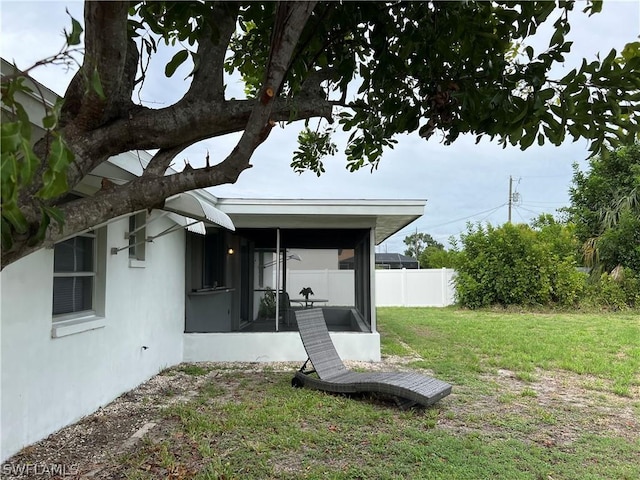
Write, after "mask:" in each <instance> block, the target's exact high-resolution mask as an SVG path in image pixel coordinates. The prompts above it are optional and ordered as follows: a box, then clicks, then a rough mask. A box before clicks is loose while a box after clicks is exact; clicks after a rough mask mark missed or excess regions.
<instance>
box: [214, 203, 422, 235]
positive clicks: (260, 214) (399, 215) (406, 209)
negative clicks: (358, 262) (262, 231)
mask: <svg viewBox="0 0 640 480" xmlns="http://www.w3.org/2000/svg"><path fill="white" fill-rule="evenodd" d="M425 205H426V200H309V199H234V198H224V199H222V198H220V199H218V202H217V207H218V208H219V209H220V210H222V211H224V212H225V213H226V214H228V215H229V216H230V217H231V219H232V220H233V223H234V225H235V226H236V228H336V229H340V228H374V229H375V241H376V244H379V243H381V242H383V241H384V240H386V239H387V238H389V237H390V236H391V235H393V234H394V233H396V232H397V231H399V230H401V229H402V228H404V227H406V226H407V225H409V224H410V223H411V222H413V221H414V220H416V219H418V218H420V217H421V216H422V215H423V214H424V207H425Z"/></svg>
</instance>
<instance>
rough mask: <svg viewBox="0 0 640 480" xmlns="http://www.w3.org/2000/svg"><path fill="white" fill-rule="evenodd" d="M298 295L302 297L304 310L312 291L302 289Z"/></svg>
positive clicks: (309, 288)
mask: <svg viewBox="0 0 640 480" xmlns="http://www.w3.org/2000/svg"><path fill="white" fill-rule="evenodd" d="M300 295H302V296H303V297H304V304H305V305H304V306H305V308H306V307H308V306H309V295H313V290H311V287H304V288H303V289H302V290H300Z"/></svg>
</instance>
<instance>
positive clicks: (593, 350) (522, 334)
mask: <svg viewBox="0 0 640 480" xmlns="http://www.w3.org/2000/svg"><path fill="white" fill-rule="evenodd" d="M378 330H379V331H380V333H381V336H382V346H383V350H382V352H383V354H395V353H394V352H397V351H398V350H399V349H404V350H406V347H405V346H404V345H403V344H405V345H407V344H408V345H409V347H410V348H411V349H413V350H414V351H416V352H417V353H418V354H420V355H421V356H422V357H423V358H425V361H424V362H419V363H418V364H416V366H422V367H425V368H430V369H432V370H433V371H434V372H435V373H437V374H438V375H441V376H444V377H446V378H448V379H449V380H451V381H452V382H454V383H465V382H468V381H475V380H477V379H478V374H481V373H488V372H494V371H496V370H497V369H506V370H511V371H513V372H515V373H516V375H517V376H518V377H520V378H521V379H522V380H523V381H535V371H536V369H542V370H556V369H557V370H566V371H569V372H574V373H578V374H581V375H587V374H588V375H593V376H596V377H599V378H601V379H603V380H605V381H606V382H607V384H608V385H609V386H608V387H607V388H608V389H609V390H611V391H613V392H615V393H616V394H618V395H630V391H631V388H632V387H633V386H634V385H638V382H639V379H638V372H640V314H638V313H629V314H564V313H563V314H537V313H516V314H514V313H502V312H494V311H481V312H478V311H466V310H457V309H453V308H447V309H418V308H384V309H379V311H378Z"/></svg>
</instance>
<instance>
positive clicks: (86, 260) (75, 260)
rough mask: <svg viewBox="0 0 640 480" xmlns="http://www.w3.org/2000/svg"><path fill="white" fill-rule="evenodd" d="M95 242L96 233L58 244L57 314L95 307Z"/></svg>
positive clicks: (55, 273)
mask: <svg viewBox="0 0 640 480" xmlns="http://www.w3.org/2000/svg"><path fill="white" fill-rule="evenodd" d="M95 244H96V238H95V235H93V234H85V235H80V236H77V237H73V238H70V239H69V240H65V241H64V242H60V243H58V244H56V246H55V248H54V255H53V315H64V314H69V313H77V312H84V311H91V310H93V301H94V286H95V276H96V261H95V260H96V259H95V256H96V254H95V247H96V245H95ZM54 320H55V318H54Z"/></svg>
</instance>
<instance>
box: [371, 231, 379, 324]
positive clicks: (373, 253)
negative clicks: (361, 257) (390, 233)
mask: <svg viewBox="0 0 640 480" xmlns="http://www.w3.org/2000/svg"><path fill="white" fill-rule="evenodd" d="M369 298H370V306H369V308H370V309H371V333H375V332H377V331H378V320H377V318H376V229H375V227H373V228H372V229H371V231H370V232H369Z"/></svg>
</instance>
